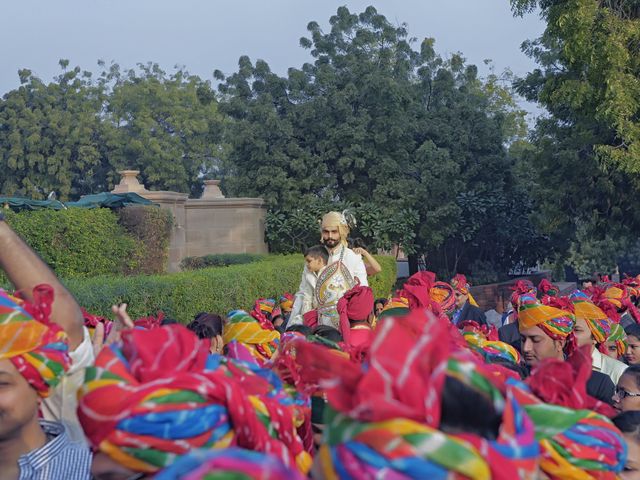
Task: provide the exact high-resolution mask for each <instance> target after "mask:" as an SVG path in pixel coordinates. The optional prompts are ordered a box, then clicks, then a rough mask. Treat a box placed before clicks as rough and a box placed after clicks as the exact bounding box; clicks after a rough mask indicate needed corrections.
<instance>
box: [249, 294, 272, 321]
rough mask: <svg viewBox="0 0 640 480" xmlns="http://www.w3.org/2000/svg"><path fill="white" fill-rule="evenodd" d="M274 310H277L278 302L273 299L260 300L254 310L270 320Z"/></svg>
mask: <svg viewBox="0 0 640 480" xmlns="http://www.w3.org/2000/svg"><path fill="white" fill-rule="evenodd" d="M274 308H276V301H275V300H274V299H273V298H259V299H258V300H256V304H255V306H254V310H257V311H259V312H262V314H263V315H265V316H266V317H267V319H269V320H270V319H271V314H272V313H273V309H274Z"/></svg>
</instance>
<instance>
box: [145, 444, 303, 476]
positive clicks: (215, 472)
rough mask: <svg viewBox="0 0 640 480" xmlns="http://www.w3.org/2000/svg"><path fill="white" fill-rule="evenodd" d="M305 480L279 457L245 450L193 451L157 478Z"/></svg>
mask: <svg viewBox="0 0 640 480" xmlns="http://www.w3.org/2000/svg"><path fill="white" fill-rule="evenodd" d="M224 478H227V479H237V480H284V479H287V480H303V479H304V477H303V476H302V475H300V472H299V471H297V470H294V469H291V468H289V467H287V466H286V465H285V464H284V463H282V462H281V461H280V460H279V459H278V458H276V457H274V456H271V455H265V454H264V453H259V452H252V451H251V450H244V449H242V448H233V447H232V448H225V449H222V450H193V451H191V452H189V453H187V454H186V455H184V456H182V457H180V458H179V459H178V460H176V461H175V462H174V463H173V464H172V465H171V466H169V467H168V468H166V469H164V470H162V471H161V472H160V473H158V474H157V475H156V476H155V479H156V480H210V479H211V480H213V479H220V480H221V479H224Z"/></svg>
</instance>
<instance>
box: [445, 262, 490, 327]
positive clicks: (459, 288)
mask: <svg viewBox="0 0 640 480" xmlns="http://www.w3.org/2000/svg"><path fill="white" fill-rule="evenodd" d="M451 286H452V287H453V288H454V289H455V296H456V311H455V312H454V313H453V319H452V320H453V323H454V324H455V325H458V324H460V323H462V322H464V321H466V320H473V321H474V322H477V323H478V324H479V325H486V324H487V318H486V316H485V314H484V312H483V311H482V310H481V309H480V307H478V304H477V303H476V301H475V300H474V299H473V296H471V293H470V292H469V287H470V285H469V282H467V277H465V276H464V275H462V274H457V275H456V276H455V277H453V279H452V280H451Z"/></svg>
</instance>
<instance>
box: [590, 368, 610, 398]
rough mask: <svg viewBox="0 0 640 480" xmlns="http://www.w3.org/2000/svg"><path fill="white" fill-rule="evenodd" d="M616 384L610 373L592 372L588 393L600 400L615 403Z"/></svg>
mask: <svg viewBox="0 0 640 480" xmlns="http://www.w3.org/2000/svg"><path fill="white" fill-rule="evenodd" d="M615 389H616V386H615V385H614V384H613V381H612V380H611V378H610V377H609V376H608V375H605V374H604V373H602V372H596V371H595V370H594V371H592V372H591V376H590V377H589V380H587V393H588V394H589V395H591V396H592V397H595V398H597V399H598V400H600V401H602V402H604V403H607V404H609V405H611V404H613V392H614V391H615Z"/></svg>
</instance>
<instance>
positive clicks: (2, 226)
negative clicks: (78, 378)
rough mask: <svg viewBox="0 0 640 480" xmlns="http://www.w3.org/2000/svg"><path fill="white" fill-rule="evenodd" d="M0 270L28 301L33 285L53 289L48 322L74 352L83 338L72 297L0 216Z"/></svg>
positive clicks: (78, 315) (78, 310) (74, 301)
mask: <svg viewBox="0 0 640 480" xmlns="http://www.w3.org/2000/svg"><path fill="white" fill-rule="evenodd" d="M0 268H2V270H4V272H5V273H6V274H7V277H9V280H10V281H11V283H12V284H13V286H14V287H15V289H16V290H19V291H21V292H22V293H23V294H24V295H25V296H26V297H27V298H29V299H31V292H32V290H33V288H34V287H35V286H36V285H40V284H42V283H46V284H48V285H51V287H52V288H53V290H54V294H55V299H54V302H53V310H52V312H51V320H52V321H53V322H55V323H57V324H58V325H60V326H61V327H62V328H63V329H64V331H65V332H66V333H67V335H68V337H69V347H70V349H71V350H74V349H75V348H76V347H77V346H78V345H79V344H80V343H81V342H82V339H83V331H82V325H83V319H82V312H81V311H80V307H79V306H78V303H77V302H76V300H75V298H73V295H71V293H69V291H68V290H67V289H66V288H65V287H64V286H63V285H62V283H61V282H60V281H59V280H58V278H57V277H56V275H55V274H54V273H53V272H52V271H51V269H50V268H49V267H48V266H47V264H46V263H44V262H43V261H42V259H41V258H40V257H39V256H38V254H37V253H35V252H34V251H33V250H32V249H31V248H30V247H29V246H28V245H27V244H26V243H25V242H24V241H23V240H22V239H21V238H20V237H19V236H18V235H17V234H16V233H15V232H14V231H13V230H12V229H11V227H9V225H8V224H7V223H6V222H5V221H4V220H3V216H2V214H0Z"/></svg>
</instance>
